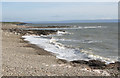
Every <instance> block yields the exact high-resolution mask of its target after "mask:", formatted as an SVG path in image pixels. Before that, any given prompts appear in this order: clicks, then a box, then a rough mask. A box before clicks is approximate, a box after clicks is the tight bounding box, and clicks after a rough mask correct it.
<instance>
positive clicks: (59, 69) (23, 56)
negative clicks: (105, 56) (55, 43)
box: [2, 24, 120, 76]
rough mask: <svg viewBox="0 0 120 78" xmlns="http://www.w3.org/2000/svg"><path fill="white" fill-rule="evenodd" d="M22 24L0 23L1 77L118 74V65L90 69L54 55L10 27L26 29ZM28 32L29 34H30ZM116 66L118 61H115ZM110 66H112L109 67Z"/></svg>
mask: <svg viewBox="0 0 120 78" xmlns="http://www.w3.org/2000/svg"><path fill="white" fill-rule="evenodd" d="M26 27H27V26H24V25H16V24H3V25H2V74H3V76H111V75H112V76H119V75H120V73H119V71H118V69H117V68H118V66H115V65H114V66H113V64H112V65H109V66H108V69H107V68H105V69H98V68H96V69H92V68H91V67H90V66H88V65H86V64H78V63H71V62H67V61H64V60H60V59H58V58H56V56H55V55H54V54H52V53H50V52H47V51H45V50H44V49H42V48H39V47H38V46H36V45H34V44H30V43H29V42H28V41H24V39H23V38H22V36H23V34H21V33H17V32H15V31H14V32H13V31H10V29H12V28H13V29H18V28H26ZM29 34H30V33H29ZM117 64H118V65H119V63H117ZM111 66H113V68H112V67H111Z"/></svg>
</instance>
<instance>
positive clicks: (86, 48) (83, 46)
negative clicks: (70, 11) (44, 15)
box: [23, 23, 120, 64]
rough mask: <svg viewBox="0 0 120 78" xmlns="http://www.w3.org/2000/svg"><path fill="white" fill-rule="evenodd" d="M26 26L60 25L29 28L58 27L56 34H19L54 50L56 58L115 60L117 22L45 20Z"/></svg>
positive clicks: (116, 59) (107, 61) (50, 50)
mask: <svg viewBox="0 0 120 78" xmlns="http://www.w3.org/2000/svg"><path fill="white" fill-rule="evenodd" d="M26 26H32V27H48V26H49V27H50V26H61V28H33V30H58V31H57V33H56V34H50V35H41V36H37V35H25V36H23V38H25V40H27V41H29V42H30V43H31V44H35V45H37V46H39V47H40V48H43V49H44V50H46V51H48V52H51V53H54V54H55V55H56V57H57V58H58V59H64V60H67V61H74V60H85V61H89V60H100V61H103V62H105V63H106V64H109V63H114V62H116V61H119V60H118V58H120V57H119V56H118V41H119V39H120V38H118V23H50V24H48V23H46V24H26ZM62 26H63V27H62ZM65 26H66V27H65Z"/></svg>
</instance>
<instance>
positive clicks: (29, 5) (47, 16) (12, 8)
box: [2, 2, 118, 22]
mask: <svg viewBox="0 0 120 78" xmlns="http://www.w3.org/2000/svg"><path fill="white" fill-rule="evenodd" d="M117 18H118V3H117V2H2V20H3V21H19V22H35V21H64V20H97V19H117Z"/></svg>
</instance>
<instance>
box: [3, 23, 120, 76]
mask: <svg viewBox="0 0 120 78" xmlns="http://www.w3.org/2000/svg"><path fill="white" fill-rule="evenodd" d="M3 26H5V25H3ZM23 28H26V27H25V26H21V25H17V26H14V27H12V28H9V27H8V28H6V27H2V30H3V31H7V32H8V33H14V34H16V35H20V36H23V35H49V34H56V32H57V31H56V30H24V29H23ZM28 28H29V27H28ZM21 39H22V38H21ZM22 42H23V43H24V42H25V41H24V40H23V39H22ZM26 43H28V42H26ZM24 47H32V48H35V49H37V51H38V52H37V54H38V55H46V54H48V55H51V54H49V52H46V51H42V53H43V54H42V53H39V47H37V46H35V45H33V44H29V45H27V46H24ZM40 50H42V49H40ZM53 55H54V54H53ZM57 63H58V64H61V63H62V64H68V63H69V64H70V65H71V66H73V67H81V65H84V66H85V67H86V68H87V70H93V69H100V70H107V71H108V72H109V73H110V74H111V75H112V76H120V62H115V63H111V64H108V65H106V64H105V62H101V61H98V60H90V61H84V60H75V61H71V62H67V61H65V60H62V59H58V61H57ZM113 70H114V72H112V71H113Z"/></svg>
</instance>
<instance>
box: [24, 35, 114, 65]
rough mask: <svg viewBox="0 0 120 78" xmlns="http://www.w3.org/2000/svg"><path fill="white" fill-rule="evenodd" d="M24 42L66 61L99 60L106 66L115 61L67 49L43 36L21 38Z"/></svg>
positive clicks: (51, 38)
mask: <svg viewBox="0 0 120 78" xmlns="http://www.w3.org/2000/svg"><path fill="white" fill-rule="evenodd" d="M22 37H23V38H25V39H24V40H27V41H29V42H30V43H31V44H36V45H37V46H39V47H41V48H43V49H44V50H46V51H49V52H52V53H55V54H56V57H57V58H59V59H65V60H67V61H73V60H86V61H89V60H100V61H104V62H106V64H109V63H114V62H115V61H116V60H111V59H109V58H104V57H101V56H98V55H94V54H92V52H89V51H86V50H79V49H73V48H67V47H65V46H64V45H63V44H61V43H58V42H57V41H56V39H54V38H53V37H49V38H48V37H47V36H46V37H43V36H35V35H30V36H22Z"/></svg>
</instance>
